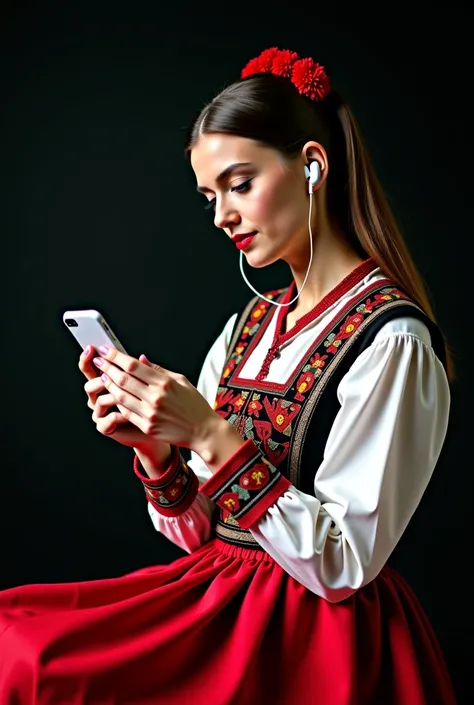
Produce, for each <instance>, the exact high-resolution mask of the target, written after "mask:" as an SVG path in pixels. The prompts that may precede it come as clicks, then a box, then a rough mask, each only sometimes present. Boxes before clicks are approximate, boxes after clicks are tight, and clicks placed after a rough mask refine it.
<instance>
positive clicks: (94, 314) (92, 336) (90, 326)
mask: <svg viewBox="0 0 474 705" xmlns="http://www.w3.org/2000/svg"><path fill="white" fill-rule="evenodd" d="M63 322H64V324H65V325H66V326H67V327H68V328H69V330H70V331H71V333H72V334H73V336H74V337H75V339H76V340H77V342H78V343H79V345H80V346H81V348H82V349H83V350H85V348H87V346H88V345H92V346H94V348H98V347H99V345H108V346H109V347H112V348H116V349H117V350H120V352H123V353H125V354H127V352H126V350H125V348H124V346H123V345H122V343H121V342H120V340H119V339H118V338H117V336H116V335H115V333H114V332H113V330H112V328H111V327H110V326H109V324H108V323H107V321H106V320H105V318H104V316H103V315H102V314H101V313H99V311H96V310H95V309H85V310H83V311H65V313H64V314H63Z"/></svg>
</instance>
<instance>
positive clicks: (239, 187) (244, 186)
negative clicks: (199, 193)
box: [204, 177, 253, 211]
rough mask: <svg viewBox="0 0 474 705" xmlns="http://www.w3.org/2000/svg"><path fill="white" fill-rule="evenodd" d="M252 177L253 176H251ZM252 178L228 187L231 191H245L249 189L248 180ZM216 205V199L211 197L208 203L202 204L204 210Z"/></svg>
mask: <svg viewBox="0 0 474 705" xmlns="http://www.w3.org/2000/svg"><path fill="white" fill-rule="evenodd" d="M252 179H253V177H252ZM252 179H247V181H243V182H242V183H241V184H238V185H237V186H232V188H231V189H230V191H231V192H233V191H237V193H246V192H247V191H250V182H251V181H252ZM215 207H216V199H215V198H212V199H211V200H210V201H209V203H206V205H205V206H204V209H205V210H206V211H208V210H211V209H213V208H215Z"/></svg>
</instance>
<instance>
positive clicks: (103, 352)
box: [99, 345, 110, 355]
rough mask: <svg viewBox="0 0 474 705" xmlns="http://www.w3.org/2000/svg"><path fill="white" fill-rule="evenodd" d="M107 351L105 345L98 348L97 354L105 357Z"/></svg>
mask: <svg viewBox="0 0 474 705" xmlns="http://www.w3.org/2000/svg"><path fill="white" fill-rule="evenodd" d="M109 349H110V348H108V347H107V346H106V345H100V346H99V352H101V353H102V355H107V353H108V352H109Z"/></svg>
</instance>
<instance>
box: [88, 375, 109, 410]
mask: <svg viewBox="0 0 474 705" xmlns="http://www.w3.org/2000/svg"><path fill="white" fill-rule="evenodd" d="M104 389H105V385H104V383H103V381H102V380H101V378H100V377H96V378H95V379H90V380H88V381H87V382H86V383H85V385H84V391H85V393H86V394H87V398H88V402H87V406H88V407H89V408H90V409H92V408H93V407H94V405H95V403H96V401H97V398H98V396H99V394H100V393H101V392H103V391H104Z"/></svg>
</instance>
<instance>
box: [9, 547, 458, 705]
mask: <svg viewBox="0 0 474 705" xmlns="http://www.w3.org/2000/svg"><path fill="white" fill-rule="evenodd" d="M161 703H163V705H267V704H271V705H452V704H453V705H454V704H455V703H456V700H455V696H454V694H453V690H452V686H451V683H450V678H449V675H448V672H447V669H446V666H445V662H444V660H443V656H442V653H441V650H440V647H439V645H438V642H437V640H436V637H435V635H434V633H433V630H432V628H431V626H430V624H429V622H428V620H427V618H426V616H425V613H424V612H423V609H422V607H421V605H420V604H419V602H418V600H417V599H416V597H415V595H414V594H413V592H412V590H411V589H410V587H409V586H408V585H407V584H406V582H405V581H404V580H403V579H402V577H401V576H400V575H399V574H398V573H396V572H394V571H393V570H391V569H390V568H388V567H385V568H384V569H383V570H382V572H381V573H380V574H379V575H378V577H377V578H376V579H375V580H373V581H372V582H371V583H370V584H369V585H367V586H365V587H364V588H362V589H360V590H359V591H357V592H356V593H355V594H354V595H353V596H351V597H350V598H348V599H346V600H344V601H342V602H339V603H330V602H328V601H326V600H324V599H323V598H321V597H318V596H317V595H315V594H314V593H312V592H310V591H309V590H307V589H306V588H304V587H303V586H302V585H301V584H300V583H298V582H297V581H296V580H295V579H293V578H292V577H290V576H289V575H288V574H287V573H285V571H284V570H283V569H282V568H281V567H280V566H279V565H278V564H277V563H275V561H274V560H273V559H272V558H271V557H270V556H269V555H268V554H267V553H266V552H265V551H263V550H259V549H258V550H254V549H249V548H243V547H241V546H234V545H231V544H229V543H226V542H225V541H223V540H221V539H220V538H213V539H211V540H210V541H209V542H207V543H206V544H204V545H203V546H202V547H201V548H200V549H198V550H197V551H196V552H194V553H192V554H191V555H186V556H184V557H182V558H179V559H177V560H175V561H174V562H173V563H171V564H170V565H158V566H153V567H148V568H145V569H142V570H139V571H135V572H133V573H130V574H127V575H124V576H121V577H118V578H111V579H106V580H94V581H86V582H73V583H64V584H50V585H49V584H38V585H26V586H21V587H15V588H11V589H8V590H4V591H2V592H0V705H160V704H161Z"/></svg>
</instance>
